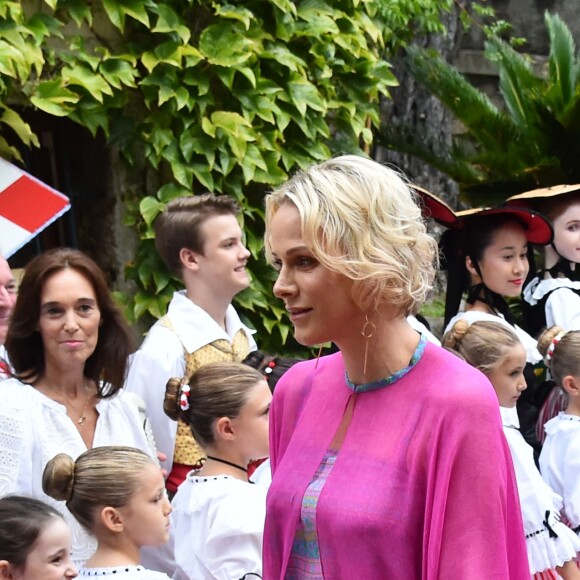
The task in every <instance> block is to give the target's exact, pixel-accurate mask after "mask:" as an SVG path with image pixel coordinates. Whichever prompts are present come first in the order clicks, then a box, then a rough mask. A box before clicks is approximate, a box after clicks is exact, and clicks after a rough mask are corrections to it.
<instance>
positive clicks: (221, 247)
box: [126, 194, 256, 493]
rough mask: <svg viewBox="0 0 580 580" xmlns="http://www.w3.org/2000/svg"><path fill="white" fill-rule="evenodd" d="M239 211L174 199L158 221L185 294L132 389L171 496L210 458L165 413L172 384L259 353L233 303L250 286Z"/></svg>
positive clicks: (153, 333)
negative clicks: (161, 455) (207, 367)
mask: <svg viewBox="0 0 580 580" xmlns="http://www.w3.org/2000/svg"><path fill="white" fill-rule="evenodd" d="M239 213H240V208H239V206H238V204H237V203H236V201H235V200H234V199H233V198H230V197H227V196H215V195H212V194H204V195H198V196H192V197H181V198H177V199H174V200H172V201H171V202H169V204H168V205H167V207H166V208H165V210H164V211H163V212H162V213H161V214H160V215H159V216H158V218H157V219H156V220H155V223H154V229H155V245H156V248H157V251H158V252H159V254H160V255H161V257H162V258H163V261H164V262H165V264H166V265H167V267H168V268H169V270H170V271H171V273H172V274H174V275H175V276H178V277H179V278H181V280H182V281H183V284H184V286H185V290H182V291H179V292H176V293H175V294H174V295H173V298H172V300H171V303H170V304H169V308H168V309H167V314H166V315H165V316H164V317H163V318H161V319H160V320H158V321H157V322H156V323H155V324H154V325H153V327H152V328H151V330H150V331H149V333H148V335H147V338H146V339H145V341H144V342H143V344H142V346H141V348H140V349H139V350H138V351H137V352H136V353H135V355H134V357H133V361H132V363H131V367H130V369H129V374H128V377H127V383H126V388H127V390H129V391H133V392H135V393H136V394H138V395H139V396H140V397H141V398H142V399H143V400H144V402H145V405H146V408H147V415H148V416H149V419H150V422H151V428H152V430H153V435H154V437H155V440H156V443H157V448H158V449H159V451H161V452H162V453H165V454H166V455H167V459H166V460H165V461H163V462H162V466H163V467H164V468H165V469H166V470H167V472H168V473H169V476H168V478H167V482H166V485H167V489H168V491H170V492H172V493H175V491H176V490H177V487H178V485H179V484H180V483H181V482H182V481H183V480H184V479H185V476H186V475H187V473H188V471H190V470H191V469H193V468H195V467H197V466H201V461H202V459H203V457H204V455H203V452H202V451H201V449H200V448H199V446H198V445H197V443H195V441H194V439H193V437H192V435H191V430H190V429H189V427H188V426H187V425H186V424H185V423H182V422H178V423H176V422H174V421H172V420H171V419H169V418H168V417H167V416H166V415H165V413H164V412H163V398H164V395H165V385H166V384H167V381H168V379H170V378H172V377H178V378H183V377H189V376H190V375H191V374H192V373H193V372H194V371H195V370H196V369H197V368H199V367H200V366H201V365H203V364H207V363H210V362H214V361H229V360H231V361H238V362H240V361H242V360H243V359H244V358H245V357H246V356H247V355H248V353H249V352H250V351H253V350H255V349H256V343H255V341H254V339H253V338H252V334H253V333H254V332H255V331H254V330H251V329H249V328H248V327H247V326H245V325H244V324H243V323H242V321H241V320H240V318H239V316H238V314H237V312H236V311H235V309H234V307H233V306H232V304H231V301H232V299H233V297H234V296H235V295H236V294H237V293H238V292H241V291H242V290H243V289H244V288H247V287H248V285H249V278H248V274H247V272H246V262H247V260H248V257H249V256H250V252H249V251H248V250H247V248H246V247H245V246H244V242H243V235H242V230H241V228H240V225H239V223H238V219H237V218H238V216H239Z"/></svg>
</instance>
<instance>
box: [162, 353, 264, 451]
mask: <svg viewBox="0 0 580 580" xmlns="http://www.w3.org/2000/svg"><path fill="white" fill-rule="evenodd" d="M262 380H264V376H263V375H262V374H261V373H260V372H258V371H257V370H256V369H254V368H252V367H249V366H248V365H245V364H242V363H237V362H216V363H208V364H205V365H203V366H201V367H200V368H199V369H198V370H197V371H195V372H194V373H193V375H191V378H190V379H189V383H188V385H189V388H190V393H189V395H186V394H185V398H186V401H187V404H188V405H189V408H188V409H183V408H182V407H181V404H180V403H181V399H182V396H183V395H184V393H183V391H182V383H181V381H180V380H179V379H169V381H168V382H167V386H166V389H165V400H164V401H163V410H164V411H165V414H166V415H167V416H168V417H169V418H170V419H173V420H174V421H177V420H178V419H181V420H182V421H183V422H184V423H186V424H187V425H189V426H190V428H191V431H192V433H193V437H194V439H195V440H196V441H197V442H198V443H199V444H200V445H201V446H202V447H207V446H208V445H211V444H212V443H214V441H215V436H214V430H213V426H214V423H215V421H216V420H217V419H220V418H221V417H230V418H235V417H237V416H238V415H239V413H240V411H241V409H242V407H243V406H244V405H245V404H246V402H247V401H248V396H249V394H250V392H251V390H252V389H253V388H254V387H255V386H256V384H257V383H258V382H259V381H262Z"/></svg>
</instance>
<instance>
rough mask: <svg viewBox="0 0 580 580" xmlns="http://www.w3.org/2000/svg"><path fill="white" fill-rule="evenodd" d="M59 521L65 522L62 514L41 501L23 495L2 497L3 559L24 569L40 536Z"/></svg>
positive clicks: (0, 540) (0, 557) (0, 543)
mask: <svg viewBox="0 0 580 580" xmlns="http://www.w3.org/2000/svg"><path fill="white" fill-rule="evenodd" d="M56 518H60V519H63V517H62V514H61V513H59V512H58V511H57V510H56V509H55V508H53V507H52V506H50V505H48V504H46V503H44V502H43V501H40V500H38V499H33V498H31V497H24V496H20V495H9V496H6V497H3V498H1V499H0V560H6V561H7V562H9V563H10V564H11V565H12V566H14V567H16V568H20V567H23V566H24V565H25V564H26V558H27V557H28V554H29V553H30V550H31V549H32V547H33V546H34V542H36V540H37V539H38V536H40V534H41V533H42V531H43V530H44V528H45V527H46V525H47V524H49V523H50V522H51V521H53V520H54V519H56Z"/></svg>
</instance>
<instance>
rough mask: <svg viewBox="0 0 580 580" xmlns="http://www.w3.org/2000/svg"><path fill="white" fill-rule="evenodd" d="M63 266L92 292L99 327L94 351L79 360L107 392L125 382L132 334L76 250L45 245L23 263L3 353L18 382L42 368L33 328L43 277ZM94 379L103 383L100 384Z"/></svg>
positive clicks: (99, 274) (95, 271) (95, 270)
mask: <svg viewBox="0 0 580 580" xmlns="http://www.w3.org/2000/svg"><path fill="white" fill-rule="evenodd" d="M67 268H71V269H72V270H75V271H76V272H78V273H79V274H81V275H82V276H84V277H85V278H86V279H87V280H88V281H89V282H90V284H91V286H92V287H93V290H94V292H95V296H96V298H97V305H98V307H99V310H100V313H101V326H100V328H99V340H98V342H97V346H96V348H95V351H94V352H93V354H92V355H91V356H90V357H89V358H88V359H87V361H86V363H85V376H86V377H88V378H89V379H91V380H93V381H95V382H96V383H97V386H98V387H99V396H100V397H103V398H105V397H111V396H113V395H115V394H116V393H117V392H118V391H119V389H121V388H122V386H123V383H124V382H125V372H126V368H127V359H128V357H129V355H130V354H131V352H132V351H133V338H132V334H131V331H130V329H129V326H128V325H127V323H126V322H125V319H124V317H123V315H122V314H121V311H120V310H119V308H117V306H116V305H115V303H114V302H113V298H112V296H111V293H110V291H109V287H108V284H107V280H106V278H105V274H104V273H103V271H102V270H101V269H100V268H99V266H97V264H96V263H95V262H94V261H93V260H91V258H89V257H88V256H87V255H86V254H84V253H83V252H81V251H79V250H74V249H71V248H57V249H54V250H49V251H48V252H44V253H43V254H40V255H39V256H36V258H34V259H33V260H32V261H31V262H30V263H29V264H28V266H27V267H26V270H25V272H24V276H23V278H22V281H21V283H20V288H19V291H18V298H17V300H16V304H15V306H14V310H13V312H12V318H11V321H10V327H9V328H8V334H7V336H6V343H5V346H6V350H7V351H8V357H9V359H10V362H11V364H12V366H13V367H14V369H15V371H16V376H17V377H18V378H19V379H21V380H23V381H31V380H34V379H36V378H38V377H40V376H41V375H42V374H43V373H44V370H45V358H44V347H43V344H42V337H41V335H40V332H39V330H38V321H39V319H40V299H41V296H42V290H43V288H44V286H45V284H46V282H47V280H48V279H49V278H50V277H51V276H53V275H54V274H57V273H58V272H61V271H63V270H65V269H67ZM99 381H103V384H102V385H100V383H99Z"/></svg>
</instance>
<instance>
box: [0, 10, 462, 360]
mask: <svg viewBox="0 0 580 580" xmlns="http://www.w3.org/2000/svg"><path fill="white" fill-rule="evenodd" d="M451 4H452V3H451V1H450V0H445V1H443V2H441V1H437V0H391V1H387V0H384V1H382V2H381V1H371V0H336V1H333V2H324V1H320V0H303V1H294V2H293V1H290V0H248V1H246V2H237V3H229V2H227V1H221V0H214V1H207V0H164V1H153V0H92V1H86V0H44V1H41V0H34V1H25V2H24V3H21V2H19V1H15V2H13V1H7V0H0V155H1V156H3V157H6V158H13V159H16V160H21V159H20V155H19V152H18V146H22V145H24V146H26V147H34V146H38V139H37V137H36V135H35V133H34V130H33V129H34V128H31V127H30V126H29V125H27V124H26V123H25V122H24V121H23V119H22V117H21V116H20V114H19V113H18V110H19V108H21V107H35V108H36V109H39V110H41V111H44V112H45V113H47V114H49V115H55V116H62V117H68V118H69V119H71V120H73V121H75V122H77V123H79V124H80V125H82V126H84V127H86V128H87V129H89V130H90V131H91V132H92V133H93V134H94V135H96V134H97V133H98V132H102V133H103V134H104V135H105V136H106V137H107V139H108V143H109V145H111V146H112V145H114V146H115V147H117V148H118V149H119V150H120V151H121V153H122V155H123V157H124V158H125V159H126V161H127V162H128V163H129V164H135V163H137V162H139V161H141V160H142V159H143V158H144V159H145V160H146V163H147V165H148V167H149V168H150V169H151V170H153V172H154V173H155V174H156V175H157V179H158V181H159V183H161V184H162V185H161V187H159V188H158V189H157V191H155V192H145V193H144V194H143V197H140V198H138V199H131V200H128V202H127V210H128V219H127V225H128V226H129V227H131V228H134V229H135V230H136V231H137V232H138V234H139V237H140V240H141V241H140V245H139V248H138V251H137V254H136V256H135V259H134V260H133V262H132V263H131V264H129V265H128V267H127V270H126V275H127V277H128V278H129V279H130V280H132V281H134V282H135V284H136V286H137V291H136V292H135V293H132V294H126V295H123V296H121V298H122V299H123V301H124V304H125V306H126V311H127V314H128V316H129V318H130V319H131V320H132V321H135V320H138V319H140V318H141V317H143V316H147V315H151V316H153V317H159V316H161V315H162V314H163V313H164V312H165V309H166V306H167V304H168V302H169V300H170V298H171V295H172V293H173V291H174V289H175V288H177V287H179V283H178V281H176V280H174V279H172V278H171V277H170V276H169V274H168V272H167V270H166V269H165V267H164V265H163V264H162V263H161V261H160V259H159V257H158V256H157V253H156V252H155V250H154V245H153V239H152V229H151V224H152V222H153V221H154V219H155V217H156V216H157V215H158V213H159V212H160V211H161V210H162V209H163V207H164V205H165V204H166V203H167V202H168V201H169V200H171V199H172V198H174V197H176V196H180V195H184V194H197V193H201V192H204V191H207V190H209V191H213V192H216V193H223V194H227V195H232V196H234V197H236V198H237V199H238V200H239V201H240V203H241V204H242V206H243V210H244V220H245V223H244V227H245V230H246V232H247V243H248V247H249V249H250V250H251V252H252V256H253V260H252V262H251V265H250V270H251V274H252V278H253V282H252V285H251V290H247V291H245V292H244V293H242V294H241V295H239V296H238V297H237V299H236V302H237V304H238V306H240V307H241V308H242V312H243V315H244V316H245V318H246V320H247V321H248V322H249V323H250V324H251V325H252V326H254V327H255V328H256V329H257V330H258V335H257V336H258V340H259V342H260V345H261V347H262V348H264V349H266V350H271V351H276V352H281V351H283V350H286V351H288V348H289V347H288V346H286V347H285V346H284V345H285V343H286V339H287V337H288V333H289V328H290V327H289V325H288V323H287V322H286V321H285V316H284V311H283V309H282V307H281V305H280V304H278V302H277V301H276V300H275V299H273V297H272V293H271V287H272V282H273V279H274V274H273V272H272V271H271V269H270V268H269V267H268V266H267V265H266V264H265V263H264V262H263V260H262V235H263V210H262V205H263V196H264V194H265V192H266V191H267V190H269V189H271V188H272V187H275V186H276V185H278V184H280V183H281V182H283V181H284V180H285V179H286V178H287V177H288V175H289V174H290V173H291V172H292V171H294V170H296V169H298V168H301V167H306V166H308V165H310V164H312V163H314V162H317V161H321V160H324V159H327V158H328V157H330V156H331V155H333V154H337V153H345V152H361V151H368V150H369V147H370V145H371V143H372V140H373V129H374V128H375V127H377V126H378V125H379V123H380V118H379V101H380V98H381V96H383V97H388V88H389V86H392V85H394V84H395V83H396V80H395V78H394V77H393V75H392V73H391V71H390V67H389V64H388V62H387V60H386V58H388V56H389V55H391V54H393V52H394V51H395V50H397V48H398V47H399V46H400V45H401V44H402V43H405V42H407V41H408V40H409V39H410V38H412V36H413V34H414V33H415V32H416V31H428V32H436V31H441V28H442V27H441V24H440V19H439V13H440V11H441V10H447V9H449V8H450V7H451Z"/></svg>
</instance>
